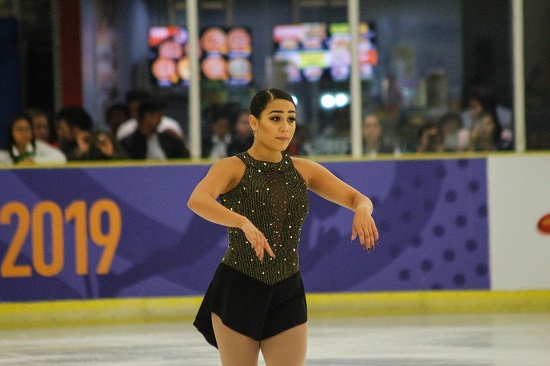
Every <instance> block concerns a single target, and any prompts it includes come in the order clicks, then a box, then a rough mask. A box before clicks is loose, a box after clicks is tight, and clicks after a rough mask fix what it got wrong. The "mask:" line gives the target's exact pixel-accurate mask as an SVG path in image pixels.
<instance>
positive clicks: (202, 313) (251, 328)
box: [193, 263, 307, 348]
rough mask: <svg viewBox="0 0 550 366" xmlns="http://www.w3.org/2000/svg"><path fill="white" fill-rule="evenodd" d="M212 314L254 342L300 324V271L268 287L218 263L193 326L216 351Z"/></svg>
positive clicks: (304, 318)
mask: <svg viewBox="0 0 550 366" xmlns="http://www.w3.org/2000/svg"><path fill="white" fill-rule="evenodd" d="M212 313H215V314H216V315H218V316H219V317H220V318H221V320H222V322H223V323H224V324H225V325H226V326H228V327H229V328H231V329H233V330H235V331H236V332H239V333H241V334H244V335H245V336H247V337H250V338H252V339H254V340H257V341H261V340H264V339H267V338H269V337H273V336H274V335H277V334H279V333H281V332H284V331H285V330H288V329H290V328H293V327H295V326H297V325H300V324H303V323H305V322H306V321H307V305H306V297H305V291H304V284H303V282H302V277H301V276H300V272H297V273H295V274H293V275H292V276H290V277H288V278H286V279H284V280H282V281H281V282H278V283H276V284H274V285H268V284H266V283H264V282H262V281H258V280H256V279H254V278H252V277H250V276H248V275H245V274H244V273H242V272H240V271H238V270H236V269H234V268H232V267H230V266H228V265H226V264H224V263H220V265H219V266H218V268H217V270H216V273H215V274H214V278H213V279H212V282H211V283H210V286H209V287H208V290H207V291H206V294H205V295H204V299H203V301H202V304H201V306H200V308H199V311H198V313H197V316H196V318H195V321H194V323H193V325H194V326H195V327H196V328H197V329H198V330H199V332H201V333H202V335H203V336H204V338H205V339H206V341H207V342H208V343H210V344H211V345H212V346H214V347H216V348H217V347H218V345H217V342H216V337H215V335H214V329H213V328H212Z"/></svg>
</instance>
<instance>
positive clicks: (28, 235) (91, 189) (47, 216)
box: [0, 159, 490, 302]
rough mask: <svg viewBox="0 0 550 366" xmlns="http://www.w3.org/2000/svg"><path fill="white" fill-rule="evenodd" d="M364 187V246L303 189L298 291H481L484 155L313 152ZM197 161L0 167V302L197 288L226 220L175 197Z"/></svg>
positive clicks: (347, 224)
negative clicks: (372, 156)
mask: <svg viewBox="0 0 550 366" xmlns="http://www.w3.org/2000/svg"><path fill="white" fill-rule="evenodd" d="M322 164H323V165H325V166H326V167H327V168H328V169H330V170H331V171H332V172H333V173H334V174H336V175H337V176H338V177H340V178H341V179H343V180H344V181H346V182H348V183H349V184H351V185H352V186H354V187H356V188H357V189H358V190H360V191H361V192H363V193H365V194H367V195H368V196H369V197H371V198H372V200H373V203H374V206H375V212H374V218H375V220H376V222H377V226H378V229H379V232H380V242H379V244H378V246H377V248H376V250H375V251H373V252H371V253H367V252H366V251H364V250H362V249H361V248H360V246H359V243H358V241H357V240H356V241H354V242H353V243H350V239H349V238H350V233H351V221H352V217H353V215H352V212H351V211H350V210H347V209H345V208H342V207H339V206H337V205H335V204H333V203H331V202H328V201H326V200H323V199H321V198H320V197H318V196H317V195H315V194H314V193H312V192H309V204H310V206H309V214H308V216H307V218H306V221H305V224H304V226H303V230H302V235H301V241H300V249H299V253H300V268H301V272H302V276H303V278H304V283H305V287H306V291H307V292H360V291H408V290H446V289H449V290H462V289H464V290H466V289H488V288H489V283H490V279H489V268H488V265H489V261H488V212H487V177H486V160H485V159H447V160H435V159H434V160H396V161H357V162H330V163H322ZM207 169H208V166H207V165H184V164H181V165H179V164H174V165H159V166H151V165H147V166H128V167H120V166H117V167H112V166H90V167H82V166H80V167H63V168H36V169H12V170H9V169H6V170H0V259H1V260H2V262H1V272H0V301H3V302H13V301H15V302H17V301H39V300H60V299H87V298H104V297H108V298H112V297H156V296H185V295H202V294H203V293H204V291H205V290H206V288H207V286H208V284H209V281H210V279H211V277H212V275H213V273H214V271H215V268H216V266H217V265H218V263H219V262H220V260H221V258H222V257H223V255H224V252H225V249H226V248H227V236H226V228H224V227H221V226H218V225H215V224H212V223H210V222H208V221H206V220H204V219H202V218H200V217H198V216H197V215H195V214H193V213H192V212H191V211H190V210H189V209H188V208H187V206H186V202H187V199H188V197H189V195H190V193H191V191H192V189H193V187H194V186H195V184H196V183H197V182H198V181H199V180H200V179H201V178H202V177H203V176H204V174H205V173H206V171H207Z"/></svg>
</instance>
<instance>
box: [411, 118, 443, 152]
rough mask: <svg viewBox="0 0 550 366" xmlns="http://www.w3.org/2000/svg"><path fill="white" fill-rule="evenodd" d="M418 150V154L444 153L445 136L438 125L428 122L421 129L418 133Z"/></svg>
mask: <svg viewBox="0 0 550 366" xmlns="http://www.w3.org/2000/svg"><path fill="white" fill-rule="evenodd" d="M418 140H419V141H418V148H417V150H416V151H417V152H420V153H425V152H442V151H443V136H442V135H441V130H440V128H439V126H438V125H436V124H435V123H433V122H427V123H426V124H425V125H424V126H422V127H420V130H419V131H418Z"/></svg>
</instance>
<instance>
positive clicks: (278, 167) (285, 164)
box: [237, 151, 293, 172]
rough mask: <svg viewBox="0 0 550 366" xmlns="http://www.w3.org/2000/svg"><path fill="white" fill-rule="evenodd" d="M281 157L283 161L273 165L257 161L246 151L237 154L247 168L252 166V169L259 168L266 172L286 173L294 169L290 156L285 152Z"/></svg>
mask: <svg viewBox="0 0 550 366" xmlns="http://www.w3.org/2000/svg"><path fill="white" fill-rule="evenodd" d="M281 155H282V159H281V161H279V162H277V163H272V162H269V161H262V160H256V159H254V158H253V157H252V156H251V155H250V154H249V153H248V151H244V152H242V153H240V154H237V156H238V157H239V158H240V159H241V160H242V161H243V162H244V163H245V164H246V165H247V166H251V167H254V168H257V169H258V170H261V171H266V172H268V171H269V172H274V171H285V170H287V169H291V168H292V167H293V164H292V159H291V158H290V155H288V154H287V153H286V152H284V151H283V152H282V153H281Z"/></svg>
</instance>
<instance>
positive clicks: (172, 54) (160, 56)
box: [148, 27, 189, 87]
mask: <svg viewBox="0 0 550 366" xmlns="http://www.w3.org/2000/svg"><path fill="white" fill-rule="evenodd" d="M187 39H188V35H187V31H186V30H185V29H183V28H180V27H151V28H150V29H149V42H148V43H149V61H150V72H151V77H152V79H153V82H154V83H155V84H156V85H157V86H160V87H169V86H174V85H179V84H182V83H183V84H186V83H188V82H189V60H188V57H187Z"/></svg>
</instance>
